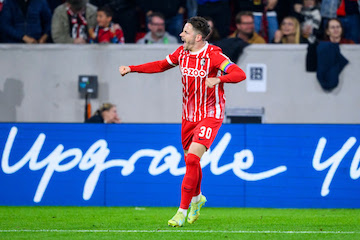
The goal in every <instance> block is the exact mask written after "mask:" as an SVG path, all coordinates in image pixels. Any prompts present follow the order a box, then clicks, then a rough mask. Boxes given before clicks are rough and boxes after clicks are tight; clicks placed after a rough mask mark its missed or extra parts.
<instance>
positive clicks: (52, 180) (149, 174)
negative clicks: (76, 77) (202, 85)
mask: <svg viewBox="0 0 360 240" xmlns="http://www.w3.org/2000/svg"><path fill="white" fill-rule="evenodd" d="M180 129H181V126H180V124H111V125H110V124H51V123H33V124H30V123H22V124H16V123H1V124H0V156H1V170H0V205H29V206H31V205H64V206H178V205H179V202H180V185H181V181H182V178H183V175H184V174H185V164H184V161H183V152H182V147H181V140H180ZM358 138H360V125H325V124H316V125H314V124H248V125H244V124H224V125H223V126H222V127H221V129H220V130H219V133H218V135H217V137H216V139H215V141H214V143H213V145H212V146H211V148H210V149H209V150H208V151H207V152H206V153H205V155H204V156H203V158H202V159H201V166H202V170H203V181H202V192H203V193H204V195H206V197H207V198H208V204H207V205H208V206H212V207H272V208H359V207H360V180H359V178H360V164H359V162H360V144H359V143H358V142H357V139H358Z"/></svg>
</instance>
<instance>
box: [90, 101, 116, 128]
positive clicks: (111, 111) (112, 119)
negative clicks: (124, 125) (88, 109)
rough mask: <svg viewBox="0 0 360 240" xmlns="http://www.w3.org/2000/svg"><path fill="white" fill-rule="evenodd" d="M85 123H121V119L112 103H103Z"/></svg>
mask: <svg viewBox="0 0 360 240" xmlns="http://www.w3.org/2000/svg"><path fill="white" fill-rule="evenodd" d="M85 123H121V121H120V118H119V116H118V115H117V110H116V106H115V105H114V104H112V103H104V104H103V105H102V106H101V107H100V108H99V109H98V110H96V112H95V113H94V115H93V116H92V117H91V118H89V119H87V120H86V121H85Z"/></svg>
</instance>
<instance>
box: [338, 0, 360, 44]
mask: <svg viewBox="0 0 360 240" xmlns="http://www.w3.org/2000/svg"><path fill="white" fill-rule="evenodd" d="M359 2H360V1H359ZM337 15H338V19H339V20H340V21H341V23H342V26H343V34H344V37H345V38H347V39H350V40H353V41H354V42H355V43H359V42H360V12H359V3H358V1H357V0H342V1H341V4H340V7H339V9H338V11H337Z"/></svg>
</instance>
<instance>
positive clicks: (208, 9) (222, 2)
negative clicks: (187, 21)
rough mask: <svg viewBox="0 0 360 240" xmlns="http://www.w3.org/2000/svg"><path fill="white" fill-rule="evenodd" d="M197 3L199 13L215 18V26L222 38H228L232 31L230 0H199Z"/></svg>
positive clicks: (199, 14)
mask: <svg viewBox="0 0 360 240" xmlns="http://www.w3.org/2000/svg"><path fill="white" fill-rule="evenodd" d="M197 3H198V4H197V15H198V16H208V17H211V18H212V19H213V20H214V23H215V28H216V29H218V31H219V34H220V38H226V37H227V36H228V35H229V33H230V20H231V10H230V3H229V0H197ZM180 32H181V31H180Z"/></svg>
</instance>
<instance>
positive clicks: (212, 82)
mask: <svg viewBox="0 0 360 240" xmlns="http://www.w3.org/2000/svg"><path fill="white" fill-rule="evenodd" d="M219 83H220V78H207V79H206V80H205V85H206V86H207V87H208V88H213V87H214V86H215V85H217V84H219Z"/></svg>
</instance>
